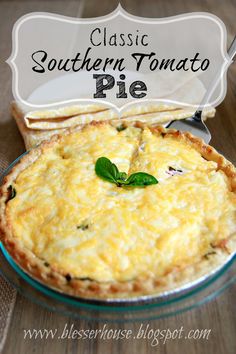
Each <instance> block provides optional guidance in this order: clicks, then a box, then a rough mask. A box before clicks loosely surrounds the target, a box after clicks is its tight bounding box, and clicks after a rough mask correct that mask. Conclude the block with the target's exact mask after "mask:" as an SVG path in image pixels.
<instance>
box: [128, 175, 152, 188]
mask: <svg viewBox="0 0 236 354" xmlns="http://www.w3.org/2000/svg"><path fill="white" fill-rule="evenodd" d="M157 183H158V180H157V179H156V178H155V177H154V176H152V175H149V174H148V173H145V172H136V173H133V174H132V175H130V176H129V178H128V179H127V180H126V181H125V182H124V184H125V185H126V186H134V187H135V186H139V187H145V186H149V185H150V184H157Z"/></svg>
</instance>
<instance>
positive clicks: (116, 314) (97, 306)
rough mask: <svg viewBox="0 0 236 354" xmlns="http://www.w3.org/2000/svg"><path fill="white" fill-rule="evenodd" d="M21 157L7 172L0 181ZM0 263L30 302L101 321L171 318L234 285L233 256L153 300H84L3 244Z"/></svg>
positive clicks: (6, 276) (234, 257)
mask: <svg viewBox="0 0 236 354" xmlns="http://www.w3.org/2000/svg"><path fill="white" fill-rule="evenodd" d="M27 153H28V152H26V153H24V154H23V155H25V154H27ZM23 155H21V156H20V157H19V158H17V159H16V160H15V161H14V162H13V163H12V164H11V165H10V166H9V167H8V168H7V170H6V171H5V172H4V174H3V176H2V177H1V180H2V178H3V177H4V176H5V175H6V174H8V173H9V171H10V170H11V169H12V168H13V167H14V166H15V164H16V163H17V162H18V161H19V160H20V159H21V157H22V156H23ZM0 259H1V267H0V273H1V275H2V276H3V277H4V278H6V279H7V280H8V281H9V282H10V283H11V284H12V285H13V286H14V287H15V288H16V289H17V290H18V291H19V292H20V293H21V294H22V295H24V296H25V297H27V298H28V299H30V300H31V301H33V302H35V303H37V304H39V305H42V306H43V307H45V308H47V309H49V310H51V311H56V312H60V313H63V314H65V315H69V316H71V317H78V318H86V319H96V320H101V321H135V320H142V321H143V320H150V319H158V318H163V317H167V316H172V315H175V314H178V313H181V312H184V311H187V310H190V309H193V308H195V307H198V306H200V305H202V304H204V303H206V302H208V301H210V300H212V299H213V298H215V297H216V296H218V295H220V294H221V293H222V292H223V291H224V290H225V289H227V288H228V287H229V286H230V285H232V284H233V283H235V282H236V262H235V260H236V255H235V254H233V255H232V256H231V257H229V258H228V259H227V262H226V263H224V264H223V265H222V266H220V267H219V268H217V269H215V270H214V271H212V272H211V273H209V274H207V275H205V276H203V277H201V278H199V279H197V280H195V281H193V282H190V283H188V284H186V285H185V286H182V287H180V288H178V289H174V290H170V291H168V292H163V293H161V294H158V295H155V296H153V295H151V296H142V297H139V298H130V299H127V298H126V299H112V300H111V299H108V300H97V299H84V298H80V297H74V296H71V295H68V294H65V293H63V292H61V291H59V290H55V289H53V288H51V287H49V286H47V285H45V284H43V283H41V282H40V281H39V280H36V279H35V278H33V277H32V276H31V275H29V274H28V273H26V272H25V271H24V270H23V269H22V268H21V267H20V266H18V265H17V264H16V262H15V261H14V260H13V258H12V257H11V256H10V254H9V253H8V252H7V250H6V249H5V247H4V245H3V244H2V243H0Z"/></svg>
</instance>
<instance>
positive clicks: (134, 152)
mask: <svg viewBox="0 0 236 354" xmlns="http://www.w3.org/2000/svg"><path fill="white" fill-rule="evenodd" d="M101 156H106V157H108V158H109V159H110V160H111V161H112V162H114V163H115V164H116V165H117V166H118V168H119V170H120V171H125V172H127V173H133V172H135V171H143V172H147V173H150V174H152V175H154V176H155V177H156V178H157V179H158V180H159V183H158V184H157V185H152V186H148V187H145V188H118V187H117V186H116V185H114V184H112V183H109V182H106V181H103V180H101V179H100V178H99V177H97V176H96V174H95V171H94V165H95V162H96V160H97V159H98V158H99V157H101ZM169 167H172V168H175V169H178V170H182V171H183V173H181V174H175V175H173V176H172V175H171V174H170V173H169ZM14 187H15V189H16V191H17V195H16V197H15V198H14V199H12V200H10V201H9V202H8V204H7V215H8V218H9V220H10V223H11V225H12V228H13V233H14V235H15V237H17V238H18V239H20V240H21V242H22V243H23V244H24V246H25V247H27V248H28V249H30V250H31V251H32V252H33V253H34V254H35V255H36V256H37V257H39V258H40V259H43V260H45V261H46V262H47V263H49V264H50V266H51V267H52V268H53V269H54V270H58V271H60V272H62V273H63V274H67V273H70V274H71V276H74V277H79V278H91V279H94V280H97V281H127V280H130V279H134V278H138V277H142V276H144V277H145V276H155V277H157V276H162V275H164V274H166V273H168V272H170V271H171V270H172V269H173V268H174V267H176V266H184V265H188V264H193V263H194V262H196V261H198V260H199V259H200V258H201V257H202V256H203V255H204V254H206V253H207V252H208V251H209V250H210V249H211V246H210V245H211V244H212V243H215V242H217V241H219V240H221V239H225V238H227V237H229V235H231V234H232V233H234V232H235V231H236V226H235V225H236V222H235V221H236V196H235V194H234V193H232V192H230V188H229V185H228V180H227V177H226V176H225V175H224V173H223V172H222V171H220V170H218V171H217V164H216V163H215V162H212V161H206V160H205V159H204V158H202V156H201V155H200V153H198V152H197V151H196V150H195V149H194V148H193V147H191V146H190V145H189V144H188V143H187V142H185V141H179V140H176V139H175V138H174V137H171V136H166V137H165V138H163V137H162V136H157V135H154V134H153V133H152V132H151V131H150V130H149V129H148V128H145V129H144V130H141V129H139V128H136V127H128V128H126V129H125V130H123V131H121V132H118V131H117V130H116V128H115V127H112V126H111V125H109V124H107V125H101V126H94V125H89V126H86V127H85V128H84V129H83V130H82V131H77V132H74V133H72V134H70V135H66V136H63V137H62V138H61V140H60V141H59V142H57V143H55V144H54V145H53V147H52V148H50V149H48V150H47V151H46V152H45V153H43V154H41V156H40V157H39V158H38V159H37V160H36V161H35V162H34V163H33V164H32V165H30V166H29V167H28V168H26V169H25V170H24V171H23V172H21V173H20V174H19V176H18V177H17V179H16V181H15V183H14Z"/></svg>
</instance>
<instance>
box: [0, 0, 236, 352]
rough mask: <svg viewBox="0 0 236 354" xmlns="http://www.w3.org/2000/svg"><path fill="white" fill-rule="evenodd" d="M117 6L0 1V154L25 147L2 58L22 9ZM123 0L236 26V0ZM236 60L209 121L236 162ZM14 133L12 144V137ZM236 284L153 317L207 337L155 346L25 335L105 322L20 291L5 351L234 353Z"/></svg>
mask: <svg viewBox="0 0 236 354" xmlns="http://www.w3.org/2000/svg"><path fill="white" fill-rule="evenodd" d="M116 6H117V1H113V0H100V1H92V0H84V1H70V0H69V1H61V0H53V1H49V0H44V1H26V0H25V1H20V0H18V1H0V55H1V61H0V80H1V96H0V154H4V155H5V156H6V157H7V159H8V161H9V163H10V162H11V161H13V160H14V159H15V158H16V157H17V156H18V155H19V154H21V153H22V152H23V151H24V146H23V142H22V139H21V136H20V134H19V132H18V129H17V127H16V125H15V123H14V122H13V120H11V118H10V113H9V102H10V100H11V99H12V94H11V71H10V68H9V67H8V65H7V64H5V63H4V61H5V60H6V59H7V58H8V57H9V55H10V52H11V30H12V26H13V24H14V22H15V21H16V20H17V19H18V18H19V17H20V16H22V15H23V14H25V13H28V12H33V11H47V12H54V13H59V14H63V15H67V16H76V15H77V16H80V15H81V14H82V16H83V17H95V16H101V15H105V14H107V13H109V12H111V11H112V10H114V9H115V8H116ZM122 6H123V7H124V8H125V9H126V10H127V11H129V12H130V13H132V14H135V15H140V16H144V17H145V16H146V17H163V16H171V15H177V14H181V13H183V12H192V11H207V12H211V13H213V14H215V15H217V16H219V17H220V18H221V19H222V20H223V21H224V22H225V24H226V27H227V31H228V40H229V42H230V41H231V40H232V38H233V36H234V33H235V32H236V24H235V18H236V17H235V15H236V2H235V1H234V0H226V1H221V0H216V1H214V0H205V1H203V0H200V1H196V0H189V1H187V0H182V1H181V0H175V1H170V0H169V1H165V0H159V1H154V0H153V1H144V0H142V1H139V0H124V1H122ZM235 95H236V65H234V66H232V67H231V68H230V69H229V72H228V92H227V96H226V98H225V100H224V102H223V103H222V104H221V105H220V106H219V107H218V108H217V113H216V117H215V118H214V119H212V120H209V121H208V122H207V125H208V127H209V129H210V131H211V133H212V136H213V138H212V142H211V143H212V145H213V146H214V147H216V148H217V149H219V150H220V151H221V152H222V153H223V154H224V155H225V156H226V157H227V158H229V159H230V160H231V161H232V162H234V163H236V144H235V137H236V114H235V111H236V99H235ZM13 139H14V142H15V143H14V146H13V145H12V144H11V146H9V142H10V141H12V140H13ZM235 290H236V286H234V287H231V288H230V289H228V290H227V291H226V292H225V293H224V294H223V295H221V296H220V297H219V298H217V299H216V300H213V301H212V302H211V303H208V304H205V305H203V306H202V307H201V308H198V309H196V310H192V311H189V312H186V313H183V314H181V315H178V316H175V317H172V318H167V319H163V320H156V321H150V322H149V323H150V327H152V328H153V329H158V328H159V329H166V328H170V329H175V328H180V327H181V326H183V327H184V329H185V331H188V330H190V329H196V328H198V329H201V328H211V330H212V332H211V335H210V337H209V339H208V341H201V340H199V341H197V340H191V341H190V340H187V341H186V340H184V339H183V340H174V341H169V342H167V343H166V344H165V345H163V344H160V345H159V346H157V347H152V346H151V345H150V342H149V341H147V340H145V339H143V340H137V339H136V340H135V339H130V340H126V341H109V340H106V341H105V340H101V339H100V340H99V339H97V340H87V341H79V340H57V339H48V340H40V339H37V340H29V339H28V340H24V339H23V329H28V328H31V329H33V328H35V329H43V328H46V329H54V328H58V331H60V330H62V329H63V328H64V326H65V323H68V325H69V326H70V325H71V324H73V323H74V326H75V328H76V329H77V330H79V329H96V328H102V326H103V324H102V323H97V322H94V321H85V320H74V319H70V318H68V317H64V316H62V315H59V314H56V313H52V312H49V311H47V310H45V309H43V308H41V307H39V306H38V305H35V304H33V303H31V302H29V301H28V300H26V299H25V298H23V297H22V296H20V295H18V296H17V302H16V306H15V309H14V313H13V318H12V322H11V327H10V330H9V334H8V338H7V341H6V345H5V349H4V354H13V353H16V352H17V353H18V354H25V353H37V354H40V353H42V354H46V353H57V354H62V353H72V354H75V353H83V354H84V353H99V354H107V353H111V352H112V353H113V354H116V353H117V354H118V353H129V354H133V353H137V352H139V353H142V354H150V353H157V352H159V353H167V354H182V353H189V354H198V353H200V354H212V353H214V354H221V353H225V354H231V353H232V354H233V353H236V336H235V333H236V315H235V313H236V303H235ZM139 325H140V324H139V323H133V324H131V323H129V324H108V328H112V329H116V328H126V329H132V330H134V331H135V330H137V329H138V328H139Z"/></svg>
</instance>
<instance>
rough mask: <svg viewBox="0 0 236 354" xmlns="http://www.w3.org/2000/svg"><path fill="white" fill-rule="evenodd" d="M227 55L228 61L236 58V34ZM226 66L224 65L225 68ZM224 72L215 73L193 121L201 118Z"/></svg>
mask: <svg viewBox="0 0 236 354" xmlns="http://www.w3.org/2000/svg"><path fill="white" fill-rule="evenodd" d="M228 56H229V58H230V61H229V62H230V63H232V62H233V61H234V60H235V59H236V36H235V37H234V39H233V42H232V43H231V45H230V47H229V50H228ZM226 67H228V66H225V69H226ZM223 74H224V71H223V70H222V69H221V70H220V72H219V74H218V75H216V77H215V79H214V80H213V81H212V83H211V85H210V87H209V88H208V89H207V91H206V93H205V95H204V96H203V99H202V101H201V103H200V105H199V107H200V108H199V109H197V110H196V112H195V114H194V115H193V117H192V118H193V119H194V120H195V121H198V122H199V121H201V119H202V109H203V107H204V106H205V105H206V104H207V103H208V102H209V99H210V97H211V95H212V93H213V92H214V91H215V88H216V86H217V85H218V83H219V81H220V79H221V77H222V75H223Z"/></svg>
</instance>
